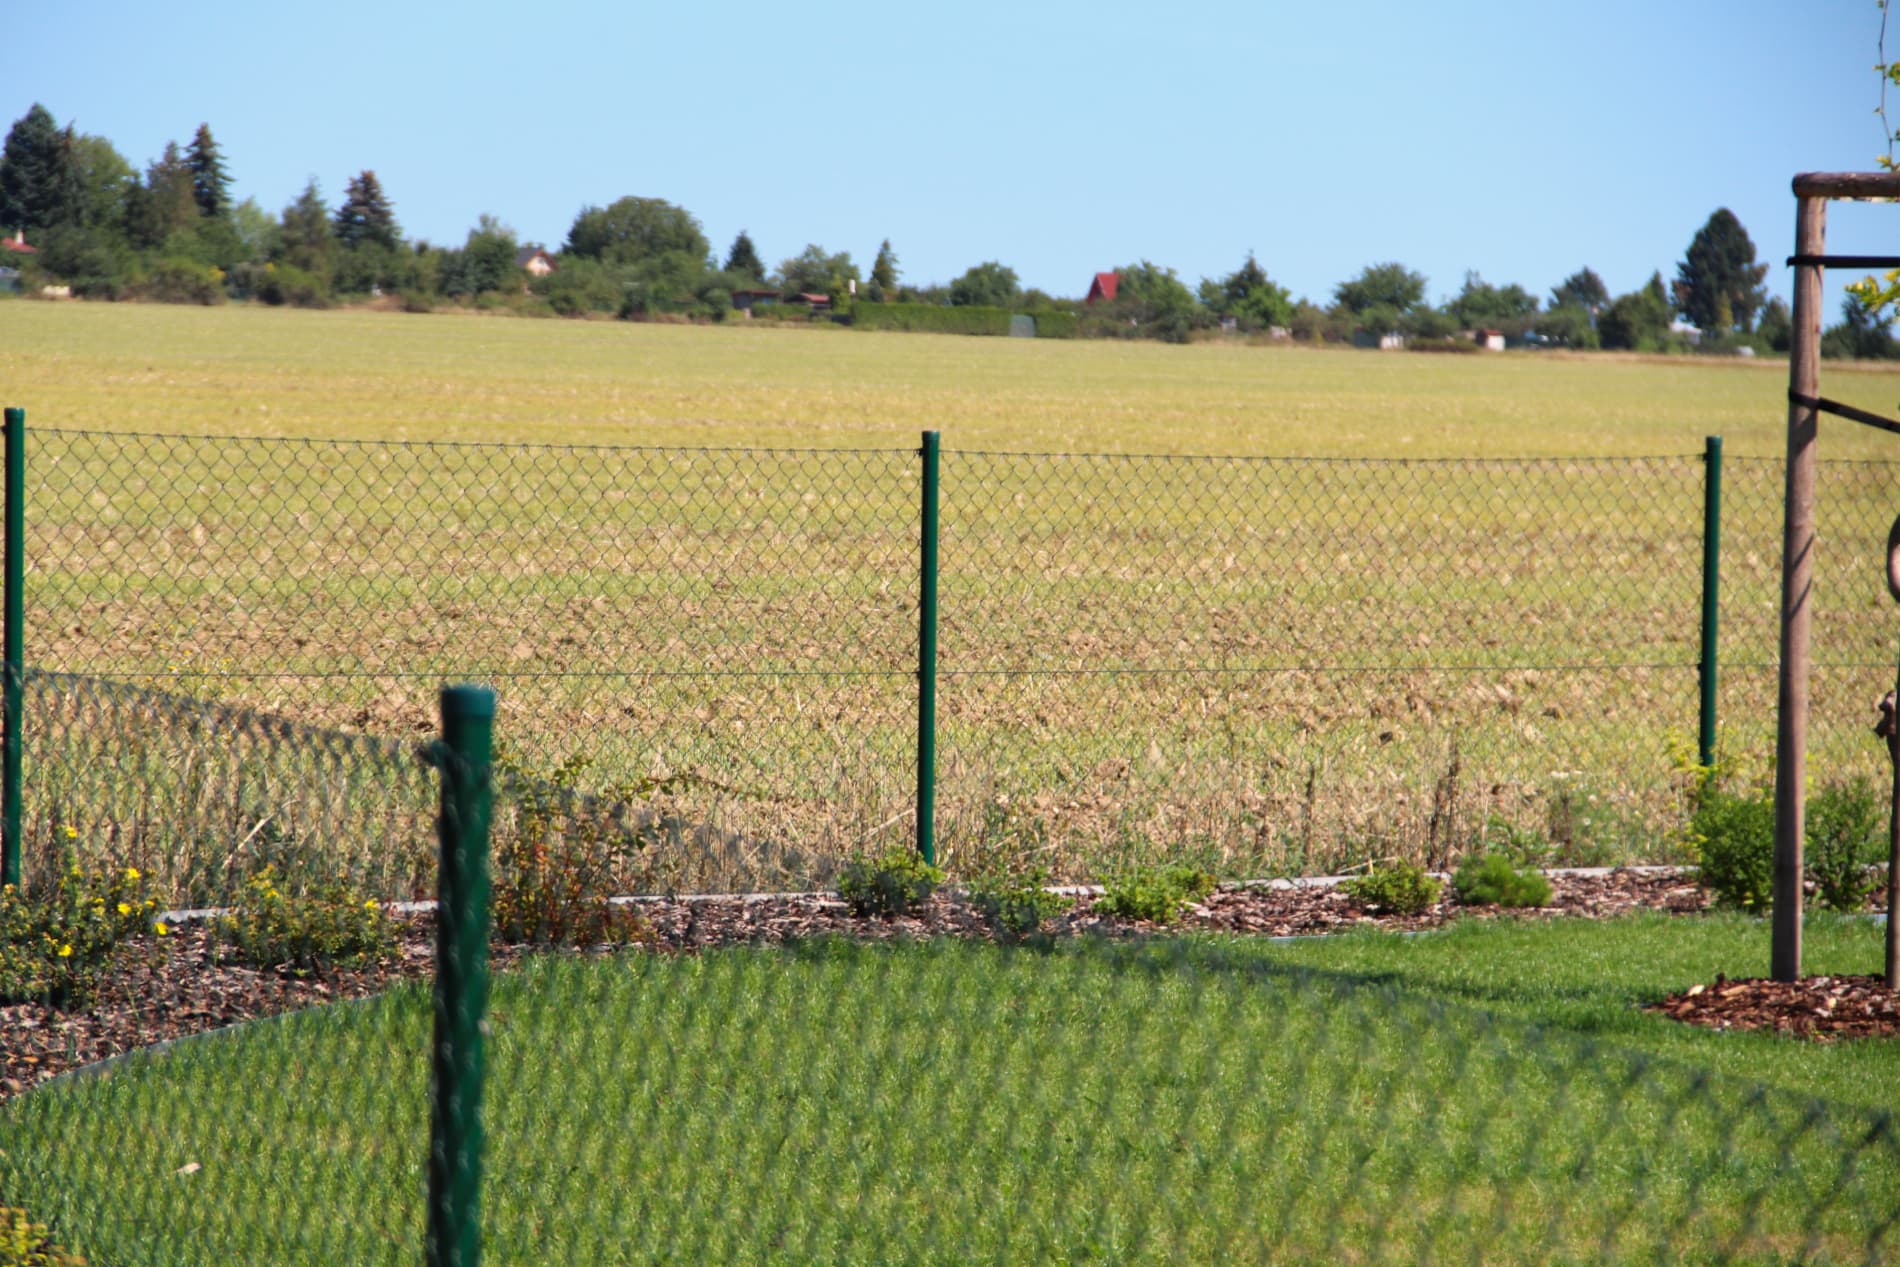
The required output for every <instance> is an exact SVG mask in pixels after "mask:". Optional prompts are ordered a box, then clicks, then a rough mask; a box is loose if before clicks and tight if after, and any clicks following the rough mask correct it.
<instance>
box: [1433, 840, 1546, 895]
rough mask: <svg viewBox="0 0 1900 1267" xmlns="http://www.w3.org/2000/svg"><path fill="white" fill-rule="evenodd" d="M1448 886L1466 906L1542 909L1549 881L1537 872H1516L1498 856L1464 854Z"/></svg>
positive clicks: (1528, 868) (1506, 858)
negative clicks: (1531, 907)
mask: <svg viewBox="0 0 1900 1267" xmlns="http://www.w3.org/2000/svg"><path fill="white" fill-rule="evenodd" d="M1451 887H1452V892H1454V893H1456V894H1457V895H1458V900H1459V901H1460V902H1461V903H1463V904H1464V905H1466V906H1542V905H1544V904H1545V903H1547V902H1549V901H1550V881H1549V880H1548V879H1546V878H1545V876H1544V874H1543V873H1542V872H1541V871H1537V870H1534V869H1532V868H1530V867H1525V868H1524V869H1523V870H1519V869H1518V868H1517V867H1515V866H1513V865H1512V864H1511V860H1510V858H1508V857H1506V856H1505V855H1504V854H1501V853H1488V854H1468V855H1466V857H1465V860H1464V861H1463V862H1461V863H1459V864H1458V870H1457V872H1456V873H1455V874H1454V875H1453V876H1452V878H1451Z"/></svg>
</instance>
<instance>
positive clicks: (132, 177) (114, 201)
mask: <svg viewBox="0 0 1900 1267" xmlns="http://www.w3.org/2000/svg"><path fill="white" fill-rule="evenodd" d="M67 132H68V134H69V135H70V134H71V132H72V129H71V128H68V129H67ZM67 154H68V155H69V157H70V159H71V163H72V168H73V182H74V184H75V185H76V186H77V187H78V191H79V202H78V206H77V208H76V216H75V218H76V219H77V220H78V222H79V223H80V224H82V225H84V226H85V227H87V228H89V229H99V230H105V231H107V232H110V233H114V234H117V233H122V232H123V231H124V229H125V210H126V200H127V198H128V197H129V196H130V194H131V190H132V187H133V186H134V185H136V184H138V173H137V172H136V171H134V170H133V169H132V164H130V163H128V162H126V161H125V156H124V155H122V154H120V153H119V151H118V150H116V149H114V148H113V146H112V142H110V141H108V140H106V139H105V138H104V137H102V136H87V135H85V134H84V133H81V134H79V135H76V136H71V139H70V141H69V142H68V144H67Z"/></svg>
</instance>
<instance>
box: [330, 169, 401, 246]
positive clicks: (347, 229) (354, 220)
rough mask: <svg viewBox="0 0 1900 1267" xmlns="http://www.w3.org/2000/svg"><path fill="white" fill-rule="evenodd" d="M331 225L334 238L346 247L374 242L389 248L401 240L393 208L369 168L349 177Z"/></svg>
mask: <svg viewBox="0 0 1900 1267" xmlns="http://www.w3.org/2000/svg"><path fill="white" fill-rule="evenodd" d="M335 224H336V240H337V241H338V242H339V243H340V244H341V245H342V246H343V247H344V248H345V249H346V250H354V249H355V248H357V247H359V246H362V245H364V244H365V243H374V244H376V245H378V246H384V247H388V248H389V249H390V250H392V251H393V250H395V249H396V247H397V245H398V244H399V243H400V241H401V236H402V235H401V232H400V231H399V230H398V229H397V227H396V213H395V210H394V208H392V207H391V206H390V205H389V199H388V198H387V197H386V196H385V195H384V193H383V187H382V184H381V183H380V182H379V181H378V180H377V179H376V173H375V172H372V171H364V172H361V173H359V174H358V175H356V176H353V177H351V178H350V183H349V187H348V188H347V189H345V190H344V192H343V202H342V204H341V205H340V206H338V207H337V209H336V221H335Z"/></svg>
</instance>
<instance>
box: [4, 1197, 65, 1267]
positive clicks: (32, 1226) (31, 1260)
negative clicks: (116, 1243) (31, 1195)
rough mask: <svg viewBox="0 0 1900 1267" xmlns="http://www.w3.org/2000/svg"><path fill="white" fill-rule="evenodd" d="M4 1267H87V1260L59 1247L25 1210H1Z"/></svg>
mask: <svg viewBox="0 0 1900 1267" xmlns="http://www.w3.org/2000/svg"><path fill="white" fill-rule="evenodd" d="M0 1267H86V1260H85V1259H83V1258H81V1257H79V1256H78V1255H77V1254H69V1253H67V1252H66V1251H65V1250H63V1249H61V1248H60V1247H59V1246H58V1245H55V1244H54V1243H53V1238H52V1233H51V1232H49V1231H48V1230H47V1228H46V1225H45V1224H44V1223H35V1222H34V1221H33V1220H32V1219H30V1218H28V1217H27V1213H26V1211H25V1210H16V1209H14V1208H13V1207H11V1206H0Z"/></svg>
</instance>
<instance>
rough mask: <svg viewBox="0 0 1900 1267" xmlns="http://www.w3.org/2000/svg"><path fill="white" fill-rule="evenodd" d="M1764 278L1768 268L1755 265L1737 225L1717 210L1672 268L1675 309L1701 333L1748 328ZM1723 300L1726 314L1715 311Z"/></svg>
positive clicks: (1751, 245)
mask: <svg viewBox="0 0 1900 1267" xmlns="http://www.w3.org/2000/svg"><path fill="white" fill-rule="evenodd" d="M1767 275H1768V266H1767V265H1766V264H1757V263H1755V244H1754V243H1753V242H1751V241H1749V240H1748V231H1747V230H1746V229H1744V228H1742V222H1741V221H1740V220H1737V219H1736V218H1735V213H1734V212H1732V211H1730V210H1729V209H1728V208H1727V207H1719V208H1717V209H1716V211H1715V213H1714V214H1713V215H1711V216H1710V217H1709V219H1708V223H1706V224H1704V225H1703V226H1702V227H1701V228H1700V229H1698V230H1697V231H1696V235H1695V238H1694V239H1693V240H1692V241H1691V242H1690V243H1689V252H1688V255H1687V256H1686V257H1685V258H1684V259H1683V261H1682V262H1681V263H1680V264H1677V265H1676V284H1675V287H1674V291H1675V307H1676V311H1677V312H1679V313H1681V314H1682V315H1683V316H1684V317H1685V318H1687V319H1688V320H1689V321H1690V322H1691V323H1692V324H1693V325H1694V326H1695V327H1696V329H1698V330H1701V331H1703V332H1704V333H1706V334H1728V333H1729V332H1730V331H1733V330H1743V331H1746V330H1749V329H1751V328H1753V326H1754V322H1755V314H1756V313H1757V312H1759V311H1761V306H1762V302H1763V300H1764V299H1765V298H1766V296H1767V291H1766V289H1765V288H1764V287H1763V286H1762V284H1761V281H1762V278H1763V277H1766V276H1767ZM1725 300H1726V301H1727V304H1728V312H1727V313H1726V314H1725V313H1723V312H1722V311H1721V308H1722V304H1723V301H1725Z"/></svg>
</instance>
